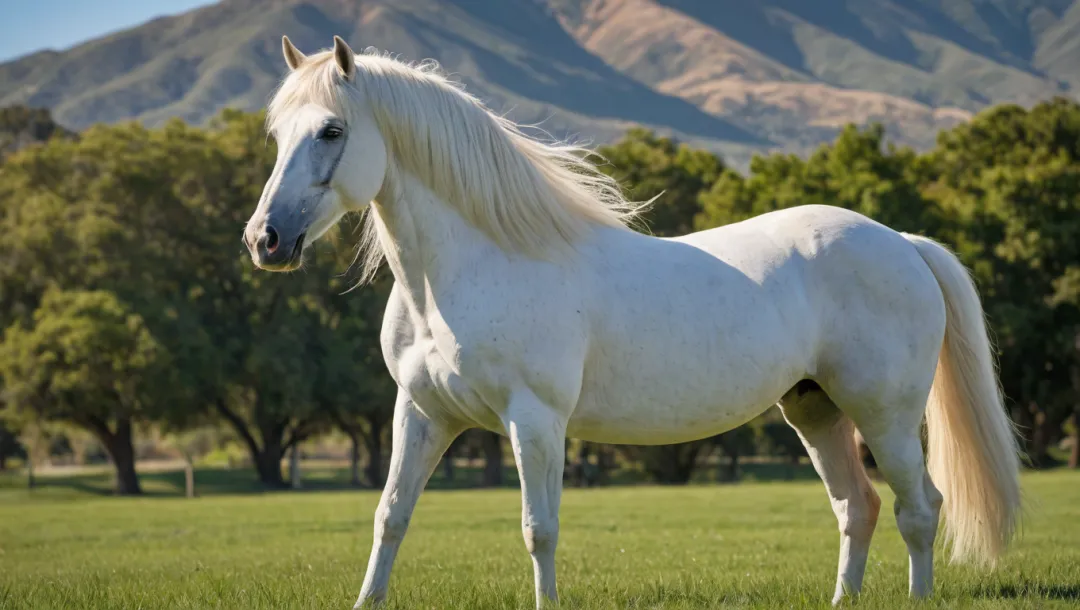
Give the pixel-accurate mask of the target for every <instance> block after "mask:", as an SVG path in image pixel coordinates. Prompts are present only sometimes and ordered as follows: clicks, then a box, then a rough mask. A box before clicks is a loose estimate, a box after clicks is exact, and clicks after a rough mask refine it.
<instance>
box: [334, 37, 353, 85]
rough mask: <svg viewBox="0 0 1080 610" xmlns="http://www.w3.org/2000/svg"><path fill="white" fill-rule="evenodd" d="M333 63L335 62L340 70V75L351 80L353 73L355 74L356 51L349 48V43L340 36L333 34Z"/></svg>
mask: <svg viewBox="0 0 1080 610" xmlns="http://www.w3.org/2000/svg"><path fill="white" fill-rule="evenodd" d="M334 63H336V64H337V67H338V70H341V74H342V76H344V77H345V78H346V79H347V80H352V77H353V75H354V74H356V53H353V50H352V49H350V48H349V43H347V42H345V41H344V40H343V39H342V38H341V36H334Z"/></svg>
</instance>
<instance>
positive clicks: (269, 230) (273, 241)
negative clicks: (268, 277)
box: [266, 227, 279, 254]
mask: <svg viewBox="0 0 1080 610" xmlns="http://www.w3.org/2000/svg"><path fill="white" fill-rule="evenodd" d="M278 243H279V239H278V233H277V231H276V230H275V229H274V227H266V252H267V254H273V253H274V250H277V248H278Z"/></svg>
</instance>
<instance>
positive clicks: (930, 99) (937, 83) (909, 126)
mask: <svg viewBox="0 0 1080 610" xmlns="http://www.w3.org/2000/svg"><path fill="white" fill-rule="evenodd" d="M1009 4H1010V3H1009V2H1007V1H1004V0H1003V1H1001V2H996V3H995V2H965V0H957V1H954V2H951V3H944V2H941V3H940V5H935V2H933V0H924V1H922V2H918V1H914V0H911V1H906V2H901V1H897V2H889V1H883V0H850V1H848V2H846V3H845V2H820V3H799V2H795V1H793V0H765V1H762V2H755V3H746V2H740V1H738V0H714V1H712V2H707V3H706V2H700V1H690V0H581V1H577V0H564V1H559V0H556V6H557V7H558V8H559V15H560V19H561V20H562V22H563V23H564V25H565V26H566V28H567V30H568V31H570V32H572V33H573V34H574V36H575V38H576V39H577V40H578V42H580V43H581V44H582V46H584V47H585V48H587V49H589V50H590V51H592V52H593V53H595V54H597V55H598V56H600V57H603V58H604V59H605V60H606V61H608V62H609V63H611V64H612V65H613V66H616V67H618V68H619V69H620V70H621V71H623V72H624V73H626V74H628V75H630V76H632V77H634V78H635V79H638V80H639V81H641V82H643V83H645V84H647V85H649V86H650V87H653V88H655V89H657V90H659V91H662V92H664V93H668V94H670V95H675V96H679V97H682V98H683V99H686V100H688V101H691V102H693V103H694V104H695V105H697V106H699V107H701V108H703V109H705V110H706V111H708V112H711V113H714V114H717V115H719V116H725V117H728V118H731V119H733V120H735V121H736V122H738V123H739V124H741V125H743V126H745V127H747V128H748V129H749V130H751V131H754V132H755V133H759V134H761V135H763V136H765V137H767V138H769V139H771V140H773V141H777V142H783V143H784V144H785V145H787V146H788V147H794V148H803V147H806V146H811V145H814V144H816V143H817V142H819V141H820V140H821V139H822V138H827V137H829V136H831V134H833V133H835V131H834V130H835V128H837V127H838V126H840V125H842V124H843V123H845V122H849V121H856V122H867V121H881V122H883V123H885V124H886V126H887V127H888V128H889V131H890V133H892V134H893V136H894V138H895V139H897V140H899V141H900V142H902V143H906V144H911V145H914V146H917V147H924V146H928V145H930V144H932V143H933V139H934V136H935V134H936V132H937V131H938V130H939V129H941V128H945V127H949V126H951V125H954V124H955V123H956V122H958V121H962V120H965V119H966V118H968V117H969V116H970V114H971V113H972V112H974V111H977V110H979V109H981V108H982V107H984V106H985V105H987V104H989V103H998V102H1017V103H1021V104H1031V103H1034V102H1036V101H1038V100H1042V99H1046V98H1049V97H1052V96H1053V95H1057V94H1061V93H1065V92H1067V91H1068V89H1067V87H1068V85H1067V82H1068V79H1073V82H1075V78H1076V77H1075V74H1074V72H1080V42H1077V41H1080V8H1077V7H1078V6H1080V2H1077V3H1074V4H1073V5H1072V8H1071V9H1070V8H1068V3H1067V2H1045V3H1042V4H1046V5H1047V6H1044V7H1041V8H1039V9H1037V10H1036V9H1031V10H1029V11H1028V12H1026V13H1023V14H1008V13H1007V12H1003V11H1000V10H998V9H997V8H996V7H995V6H989V8H988V5H1001V6H1003V7H1005V8H1006V9H1007V8H1008V5H1009ZM1014 4H1021V3H1019V2H1017V3H1014ZM965 7H966V8H965ZM988 11H989V12H988ZM1059 14H1060V15H1062V16H1063V17H1062V18H1060V19H1059V18H1058V15H1059ZM1040 17H1041V18H1043V19H1042V21H1040ZM1003 20H1005V21H1004V22H1003ZM1010 20H1011V21H1010ZM1017 22H1022V23H1028V24H1029V26H1028V27H1027V29H1026V30H1025V29H1024V28H1022V27H1021V28H1020V30H1023V31H1018V30H1017V27H1019V26H1018V25H1017ZM1025 31H1026V32H1027V36H1026V37H1025V36H1024V35H1023V34H1024V32H1025ZM1073 34H1075V36H1074V35H1073ZM1051 49H1052V50H1051ZM1040 61H1041V63H1040V65H1042V66H1044V70H1045V73H1043V72H1041V71H1040V70H1038V69H1036V68H1034V67H1033V64H1035V63H1039V62H1040ZM1069 70H1072V71H1073V72H1069Z"/></svg>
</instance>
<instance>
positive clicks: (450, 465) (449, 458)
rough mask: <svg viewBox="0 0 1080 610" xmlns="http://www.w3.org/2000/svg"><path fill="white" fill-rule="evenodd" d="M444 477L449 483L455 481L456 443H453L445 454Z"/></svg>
mask: <svg viewBox="0 0 1080 610" xmlns="http://www.w3.org/2000/svg"><path fill="white" fill-rule="evenodd" d="M443 477H444V478H445V479H446V482H447V483H452V482H453V481H454V444H453V443H451V444H450V446H449V447H447V448H446V453H444V454H443Z"/></svg>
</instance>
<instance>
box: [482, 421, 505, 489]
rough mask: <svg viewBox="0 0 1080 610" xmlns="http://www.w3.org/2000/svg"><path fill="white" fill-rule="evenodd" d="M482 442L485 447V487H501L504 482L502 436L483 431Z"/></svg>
mask: <svg viewBox="0 0 1080 610" xmlns="http://www.w3.org/2000/svg"><path fill="white" fill-rule="evenodd" d="M480 434H481V444H482V445H483V448H484V482H483V485H484V487H499V486H501V485H502V482H503V451H502V438H501V437H500V436H499V435H498V434H495V433H494V432H488V431H483V432H481V433H480Z"/></svg>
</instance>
